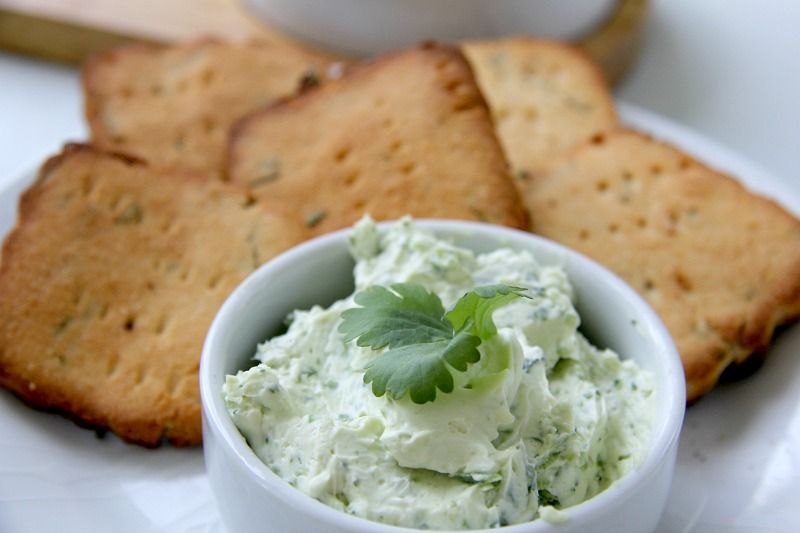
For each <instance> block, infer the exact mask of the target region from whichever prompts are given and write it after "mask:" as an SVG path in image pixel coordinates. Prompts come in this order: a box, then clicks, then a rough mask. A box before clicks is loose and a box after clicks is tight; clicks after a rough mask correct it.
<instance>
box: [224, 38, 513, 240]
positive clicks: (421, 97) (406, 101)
mask: <svg viewBox="0 0 800 533" xmlns="http://www.w3.org/2000/svg"><path fill="white" fill-rule="evenodd" d="M228 169H229V171H228V174H229V178H230V179H231V180H232V181H233V182H236V183H240V184H244V185H247V186H249V187H251V188H252V190H253V192H254V194H256V195H257V196H258V197H259V198H260V199H262V200H263V201H266V202H271V203H275V204H277V205H280V206H282V207H284V208H285V209H287V210H289V211H291V212H294V213H296V215H297V217H298V218H299V219H301V220H303V221H305V222H306V223H307V224H308V225H309V226H310V227H311V228H312V230H313V231H314V232H315V233H324V232H326V231H330V230H334V229H339V228H343V227H346V226H349V225H350V224H352V223H353V222H355V221H357V220H358V219H359V218H360V217H361V216H362V214H364V213H369V214H370V215H371V216H372V217H374V218H376V219H392V218H397V217H400V216H402V215H405V214H411V215H414V216H417V217H431V218H458V219H468V220H483V221H489V222H494V223H498V224H505V225H508V226H515V227H524V226H526V224H527V215H526V213H525V211H524V208H523V206H522V203H521V201H520V199H519V196H518V193H517V192H516V190H515V188H514V184H513V182H512V181H511V178H510V176H509V170H508V164H507V162H506V160H505V157H504V155H503V152H502V149H501V147H500V144H499V142H498V140H497V138H496V136H495V133H494V128H493V125H492V122H491V118H490V116H489V112H488V109H487V107H486V103H485V101H484V100H483V97H482V96H481V94H480V91H479V90H478V87H477V85H476V83H475V80H474V78H473V76H472V72H471V70H470V67H469V65H468V63H467V62H466V60H465V59H464V57H463V56H462V55H461V53H460V52H459V51H458V50H457V49H455V48H452V47H448V46H442V45H436V44H427V45H423V46H420V47H418V48H413V49H409V50H405V51H401V52H398V53H395V54H392V55H388V56H384V57H381V58H379V59H377V60H376V61H374V62H372V63H368V64H365V65H358V66H355V67H352V68H351V69H349V70H348V71H347V72H346V73H345V74H344V76H343V77H342V78H340V79H337V80H333V81H330V82H327V83H323V84H322V85H321V86H319V87H316V88H313V89H311V90H308V91H305V92H303V93H302V94H300V95H296V96H295V97H293V98H289V99H286V100H284V101H282V102H281V103H279V104H276V105H273V106H271V107H268V108H266V109H263V110H259V111H258V112H256V113H254V114H252V115H250V116H248V117H246V118H245V119H243V120H242V121H240V122H239V123H238V124H237V125H236V126H234V128H233V130H232V137H231V143H230V147H229V165H228Z"/></svg>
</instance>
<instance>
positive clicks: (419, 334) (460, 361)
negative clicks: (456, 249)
mask: <svg viewBox="0 0 800 533" xmlns="http://www.w3.org/2000/svg"><path fill="white" fill-rule="evenodd" d="M523 290H524V289H522V288H519V287H510V286H508V285H490V286H485V287H478V288H476V289H475V290H473V291H470V292H468V293H467V294H465V295H464V296H463V297H462V298H461V299H460V300H459V301H458V302H457V303H456V305H455V306H454V308H453V309H452V310H450V311H449V312H448V313H445V311H444V307H443V306H442V302H441V300H440V299H439V297H438V296H437V295H436V294H434V293H432V292H429V291H428V290H426V289H425V288H424V287H422V286H421V285H417V284H414V283H398V284H395V285H392V286H391V287H390V288H386V287H381V286H372V287H369V288H367V289H365V290H363V291H361V292H359V293H358V294H356V296H355V298H354V301H355V303H356V304H358V305H359V306H360V307H355V308H352V309H348V310H346V311H344V312H343V313H342V323H341V324H340V325H339V331H340V332H341V333H342V334H344V337H345V342H349V341H352V340H354V339H355V340H356V344H357V345H358V346H362V347H366V346H369V347H371V348H373V349H375V350H378V349H382V348H388V350H387V351H385V352H384V353H382V354H381V355H379V356H378V357H376V358H375V360H373V361H372V362H371V363H370V364H368V365H367V367H366V369H365V373H364V382H365V383H372V392H373V394H375V395H376V396H379V397H380V396H383V395H384V394H386V393H387V392H388V393H389V395H390V396H391V397H392V398H394V399H396V400H397V399H400V398H402V397H403V396H404V395H405V394H406V393H407V392H408V394H409V397H410V398H411V401H413V402H414V403H418V404H422V403H426V402H431V401H433V400H435V399H436V390H437V389H438V390H440V391H442V392H444V393H449V392H452V391H453V386H454V384H453V376H452V374H451V369H450V368H449V367H452V368H454V369H455V370H458V371H461V372H463V371H465V370H467V367H468V365H469V364H471V363H475V362H477V361H479V360H480V357H481V354H480V352H479V351H478V346H479V345H480V344H481V342H482V341H484V340H487V339H489V338H490V337H492V336H493V335H494V334H496V333H497V328H496V327H495V325H494V322H493V321H492V313H493V312H494V311H495V310H496V309H498V308H500V307H502V306H503V305H506V304H507V303H509V302H510V301H511V300H513V299H515V298H518V297H520V296H522V294H521V292H522V291H523ZM448 365H449V366H448Z"/></svg>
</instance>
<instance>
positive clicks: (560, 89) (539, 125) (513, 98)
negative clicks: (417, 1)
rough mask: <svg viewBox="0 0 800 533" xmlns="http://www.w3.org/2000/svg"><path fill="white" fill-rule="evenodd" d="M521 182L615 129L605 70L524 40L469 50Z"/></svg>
mask: <svg viewBox="0 0 800 533" xmlns="http://www.w3.org/2000/svg"><path fill="white" fill-rule="evenodd" d="M462 49H463V50H464V53H465V54H466V56H467V59H469V61H470V63H471V64H472V68H473V69H474V71H475V77H476V78H477V79H478V85H479V86H480V87H481V90H482V91H483V94H484V96H485V97H486V100H487V102H489V107H490V108H491V110H492V117H493V118H494V121H495V124H496V126H497V132H498V135H499V137H500V141H501V142H502V144H503V148H504V149H505V151H506V154H507V155H508V159H509V162H510V163H511V166H512V168H513V170H514V174H515V176H516V177H518V178H520V179H524V178H526V177H528V176H531V175H536V174H539V173H541V172H544V171H545V170H546V168H547V166H548V165H549V164H550V163H551V162H552V161H554V160H556V159H558V158H559V157H561V156H562V155H564V154H565V153H567V152H569V151H570V150H571V149H572V148H574V147H575V146H577V145H579V144H582V143H583V142H585V141H587V140H589V139H590V138H592V137H593V136H595V135H597V134H599V133H602V132H604V131H609V130H613V129H615V128H617V127H618V125H619V121H618V118H617V111H616V108H615V106H614V100H613V98H612V95H611V93H610V91H609V90H608V87H607V85H606V82H605V80H604V79H603V76H602V74H601V72H600V70H599V69H598V68H597V67H596V66H595V65H594V63H592V62H591V60H590V59H589V58H588V57H587V56H585V55H584V53H583V52H581V51H580V50H578V49H576V48H573V47H571V46H569V45H567V44H563V43H559V42H555V41H545V40H537V39H532V38H527V37H510V38H505V39H496V40H487V41H473V42H467V43H464V45H463V46H462Z"/></svg>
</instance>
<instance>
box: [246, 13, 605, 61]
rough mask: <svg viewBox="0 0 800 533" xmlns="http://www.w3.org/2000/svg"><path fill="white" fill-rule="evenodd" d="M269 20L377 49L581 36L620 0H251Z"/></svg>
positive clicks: (354, 48)
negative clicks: (434, 42) (521, 36)
mask: <svg viewBox="0 0 800 533" xmlns="http://www.w3.org/2000/svg"><path fill="white" fill-rule="evenodd" d="M244 3H245V4H246V5H247V6H248V7H249V9H250V10H251V11H252V12H253V13H254V14H255V15H257V16H258V17H260V18H261V19H263V20H264V21H265V22H266V23H267V24H269V25H271V26H274V27H276V28H278V29H281V30H284V31H286V32H287V33H289V34H291V35H293V36H295V37H298V38H300V39H302V40H304V41H307V42H309V43H312V44H314V45H317V46H319V47H321V48H323V49H328V50H331V51H335V52H339V53H342V54H348V55H353V56H365V55H375V54H379V53H382V52H385V51H387V50H392V49H396V48H404V47H407V46H410V45H413V44H415V43H417V42H419V41H422V40H430V39H435V40H439V41H457V40H463V39H480V38H488V37H498V36H501V35H510V34H525V35H534V36H538V37H543V38H552V39H575V38H577V37H580V36H582V35H584V34H586V33H587V32H589V31H591V30H592V29H594V28H596V27H598V26H600V24H602V22H603V21H604V20H605V19H606V18H607V17H608V16H609V15H610V14H611V13H612V12H613V9H614V7H615V6H616V4H617V0H571V1H565V0H244Z"/></svg>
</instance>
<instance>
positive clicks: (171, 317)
mask: <svg viewBox="0 0 800 533" xmlns="http://www.w3.org/2000/svg"><path fill="white" fill-rule="evenodd" d="M304 237H305V233H304V228H303V227H302V226H300V225H297V224H295V223H293V222H292V221H291V220H289V219H285V218H282V217H280V216H278V215H277V214H271V213H269V212H266V211H265V210H264V208H263V207H261V206H260V205H258V204H257V203H255V202H254V201H253V199H252V198H250V197H248V196H247V195H246V194H244V193H242V192H240V191H238V190H235V189H233V188H231V187H230V186H229V185H227V184H223V183H219V182H216V181H210V180H207V179H203V178H198V177H195V176H187V175H180V174H174V175H167V174H166V173H164V172H156V171H154V170H152V169H150V168H149V167H147V166H146V165H144V164H143V163H141V162H136V161H133V160H130V159H123V158H120V157H115V156H111V155H107V154H103V153H101V152H99V151H96V150H94V149H91V148H88V147H85V146H80V145H71V146H69V147H67V148H66V149H65V151H64V152H63V153H62V154H61V155H59V156H56V157H55V158H53V159H51V160H50V161H49V162H48V163H46V164H45V166H44V167H43V168H42V170H41V173H40V176H39V179H38V181H37V182H36V183H35V184H34V185H33V186H32V187H31V188H30V189H29V190H28V191H27V192H25V194H24V195H23V196H22V198H21V201H20V216H19V220H18V224H17V226H16V227H15V229H14V230H13V231H12V232H11V233H10V234H9V236H8V237H7V239H6V241H5V244H4V246H3V258H2V263H1V264H0V294H2V297H1V298H0V384H2V385H3V386H4V387H6V388H8V389H10V390H12V391H13V392H14V393H16V394H17V395H18V396H20V397H21V398H22V399H23V400H24V401H26V402H27V403H29V404H31V405H33V406H35V407H39V408H42V409H47V410H55V411H58V412H61V413H64V414H66V415H67V416H69V417H71V418H73V419H75V420H76V421H78V422H79V423H81V424H83V425H88V426H92V427H96V428H109V429H111V430H112V431H114V432H115V433H117V434H118V435H119V436H120V437H122V438H123V439H125V440H127V441H130V442H134V443H138V444H143V445H146V446H155V445H158V444H159V443H160V442H161V441H162V439H163V440H166V441H169V442H171V443H172V444H175V445H178V446H184V445H195V444H198V443H199V442H200V440H201V424H200V398H199V395H198V384H197V369H198V363H199V359H200V351H201V346H202V343H203V340H204V337H205V334H206V330H207V328H208V327H209V325H210V323H211V320H212V318H213V316H214V315H215V313H216V311H217V309H218V307H219V306H220V305H221V304H222V302H223V301H224V299H225V298H226V297H227V295H228V294H229V293H230V291H231V290H232V289H233V288H234V287H235V286H236V285H237V284H238V283H239V282H240V281H241V280H242V279H243V278H244V277H245V276H246V275H248V274H249V273H250V272H251V271H252V270H253V269H255V268H256V267H257V266H258V265H259V264H261V263H262V262H263V261H265V260H266V259H268V258H269V257H270V256H272V255H274V254H276V253H277V252H280V251H282V250H284V249H286V248H288V247H289V246H291V245H293V244H295V243H297V242H299V241H300V240H302V239H303V238H304Z"/></svg>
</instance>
